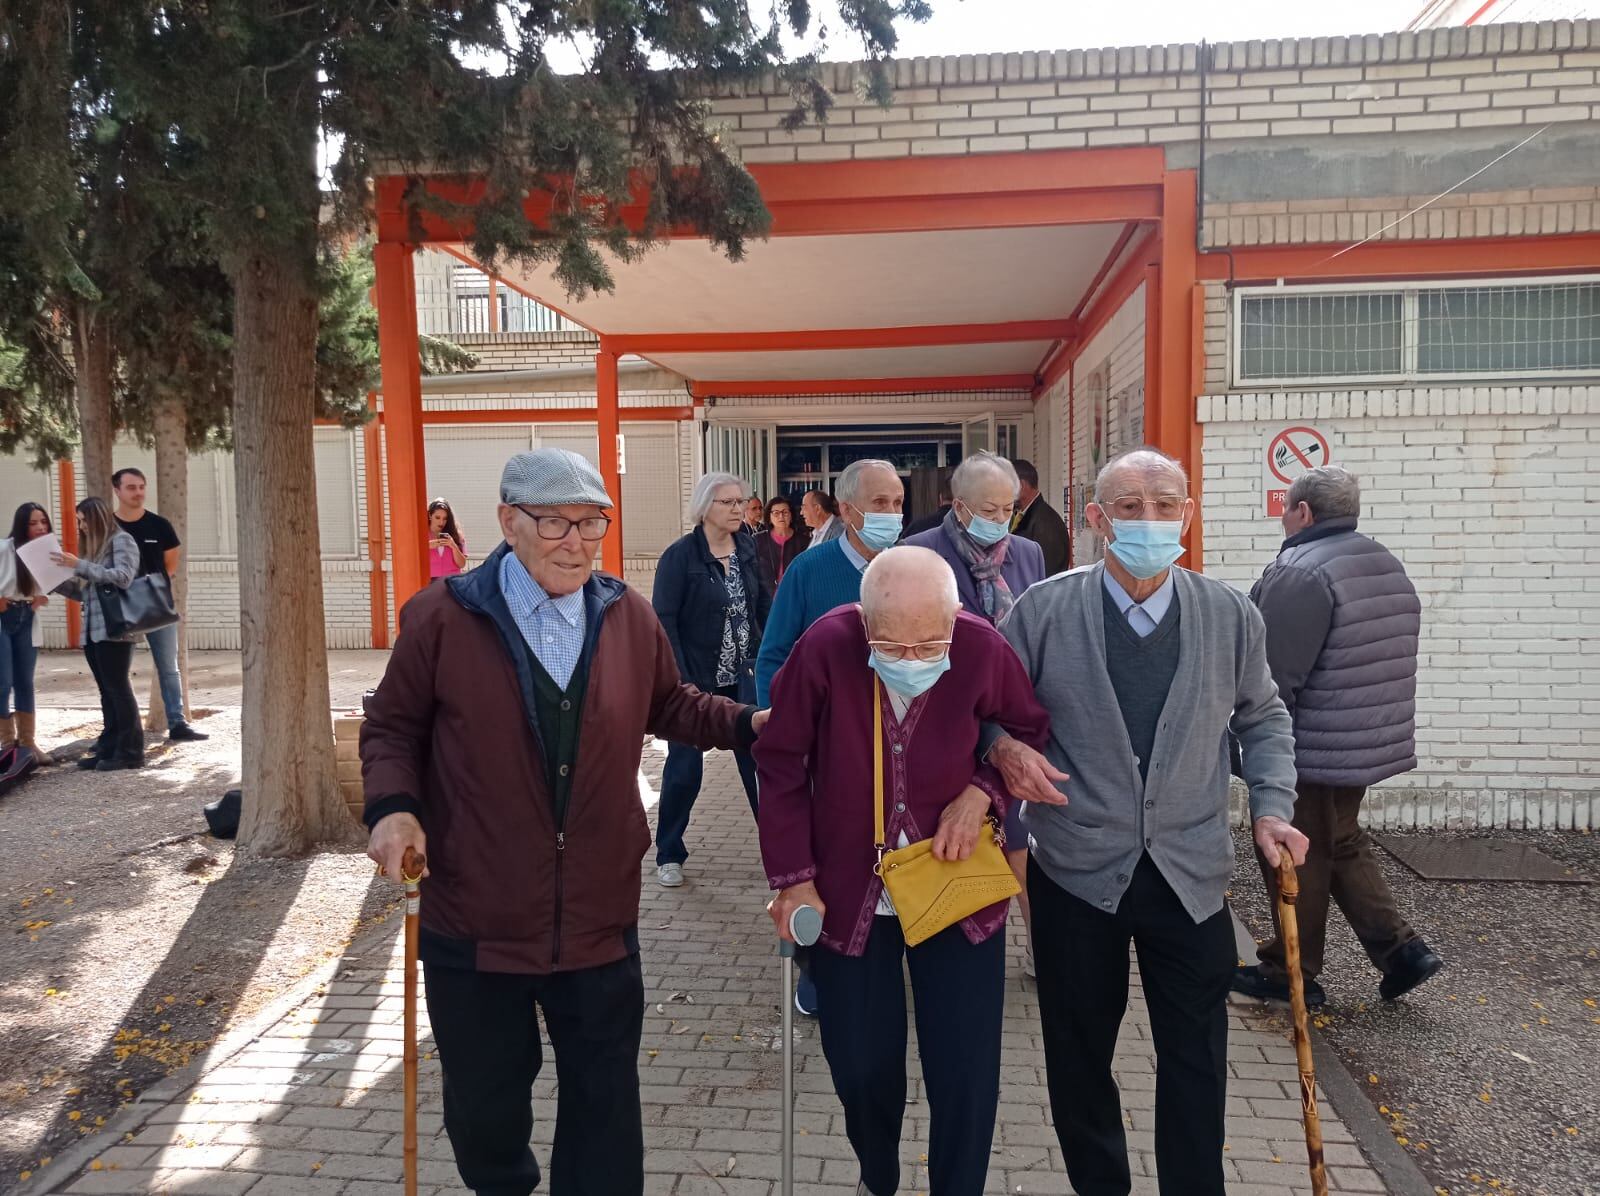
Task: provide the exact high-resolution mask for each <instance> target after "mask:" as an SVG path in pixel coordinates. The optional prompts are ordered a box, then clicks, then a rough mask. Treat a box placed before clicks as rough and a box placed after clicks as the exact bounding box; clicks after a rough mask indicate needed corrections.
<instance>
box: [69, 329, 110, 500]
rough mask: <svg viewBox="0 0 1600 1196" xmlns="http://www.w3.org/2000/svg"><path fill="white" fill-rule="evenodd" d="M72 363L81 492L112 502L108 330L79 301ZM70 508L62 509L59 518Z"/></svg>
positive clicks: (74, 330)
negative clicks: (79, 453) (81, 483)
mask: <svg viewBox="0 0 1600 1196" xmlns="http://www.w3.org/2000/svg"><path fill="white" fill-rule="evenodd" d="M72 355H73V357H74V359H75V360H74V362H73V366H74V368H75V370H76V372H77V379H78V387H77V389H78V436H79V438H80V440H81V441H82V444H83V492H84V493H85V494H87V495H94V496H96V497H99V498H103V499H105V500H106V501H107V502H108V503H110V504H111V505H112V506H115V505H116V500H115V499H114V498H113V497H112V496H111V470H112V469H113V468H114V467H113V466H112V464H111V442H112V439H113V437H114V436H115V435H116V427H117V426H116V417H115V416H114V414H113V413H112V402H111V401H112V393H113V389H114V383H113V378H112V345H111V330H110V329H108V328H107V327H106V325H105V320H104V319H103V318H102V317H101V316H99V315H98V314H96V312H95V311H94V309H93V308H92V307H91V306H90V305H89V304H87V303H79V304H77V305H76V309H75V310H74V312H73V318H72ZM70 517H71V512H68V511H63V512H62V513H61V518H62V519H63V520H65V519H68V518H70Z"/></svg>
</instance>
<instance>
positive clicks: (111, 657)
mask: <svg viewBox="0 0 1600 1196" xmlns="http://www.w3.org/2000/svg"><path fill="white" fill-rule="evenodd" d="M78 543H79V545H80V546H81V547H82V548H83V555H82V556H81V557H78V556H74V555H73V554H72V553H70V552H53V553H51V554H50V559H51V560H52V561H54V562H55V563H56V564H57V565H61V566H62V567H64V568H67V569H71V570H72V572H73V573H74V574H75V576H74V577H73V578H72V579H70V580H68V581H64V582H62V583H61V584H60V585H59V586H58V587H56V588H57V589H58V590H59V591H60V592H61V593H63V594H65V595H66V596H67V597H68V598H75V599H77V600H78V601H79V602H81V603H83V610H84V614H85V615H86V616H87V618H86V619H85V620H84V622H85V624H86V625H87V627H86V631H85V634H84V637H83V654H84V656H86V657H87V658H88V660H89V671H90V672H92V673H93V674H94V682H95V684H96V685H97V686H99V687H100V714H101V717H102V718H103V719H104V721H105V729H104V730H102V731H101V732H100V741H99V743H97V744H96V745H95V750H94V751H93V752H92V753H90V754H89V755H87V756H85V757H83V758H82V759H81V760H79V761H78V767H79V768H92V769H95V770H96V771H97V772H114V771H116V770H117V769H121V768H143V767H144V726H143V724H142V723H141V722H140V721H139V700H138V699H137V698H135V697H134V696H133V684H132V682H130V681H129V679H128V670H129V669H130V667H131V666H132V664H133V643H132V641H131V640H113V639H111V638H110V637H109V632H108V630H107V627H106V616H105V612H104V611H103V610H102V609H101V606H100V594H99V591H98V588H97V587H99V586H103V585H112V586H116V587H117V589H119V590H125V589H127V588H128V587H129V586H130V585H132V584H133V579H134V578H135V577H137V576H138V575H139V545H138V543H137V542H135V540H134V538H133V537H132V536H130V535H129V534H128V533H127V532H125V531H123V530H122V529H121V528H120V527H118V526H117V521H116V519H115V518H114V517H113V516H112V514H111V508H110V507H109V506H107V505H106V500H105V499H103V498H86V499H84V500H83V501H82V502H80V503H79V504H78Z"/></svg>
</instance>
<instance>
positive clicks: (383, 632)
mask: <svg viewBox="0 0 1600 1196" xmlns="http://www.w3.org/2000/svg"><path fill="white" fill-rule="evenodd" d="M377 406H378V396H377V395H376V394H375V393H373V392H371V391H369V392H368V393H367V409H368V410H369V411H371V410H376V408H377ZM361 441H362V453H363V455H364V456H365V458H366V471H365V472H366V487H365V491H364V494H363V500H364V501H365V503H366V514H367V560H368V561H369V562H370V563H371V565H372V569H371V571H370V572H368V574H367V587H368V589H367V601H368V605H369V606H370V607H371V608H372V646H373V647H374V648H387V647H388V646H389V584H388V575H387V574H386V573H384V571H383V553H384V534H383V516H384V506H383V473H382V472H381V470H382V463H383V431H382V427H381V425H380V424H379V423H378V421H377V419H376V418H374V419H371V420H369V421H368V422H367V423H366V425H365V426H364V427H363V428H362V429H361Z"/></svg>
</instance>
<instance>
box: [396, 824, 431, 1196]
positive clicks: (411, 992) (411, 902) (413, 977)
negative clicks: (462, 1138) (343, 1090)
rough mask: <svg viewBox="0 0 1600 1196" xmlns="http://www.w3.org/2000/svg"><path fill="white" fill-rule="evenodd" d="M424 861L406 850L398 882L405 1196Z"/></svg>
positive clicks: (413, 1152)
mask: <svg viewBox="0 0 1600 1196" xmlns="http://www.w3.org/2000/svg"><path fill="white" fill-rule="evenodd" d="M427 867H428V859H427V857H426V856H424V855H422V854H421V853H420V852H418V851H416V850H415V849H414V848H410V847H408V848H406V854H405V858H404V859H403V860H402V861H401V863H400V879H401V881H402V882H403V883H404V884H405V886H406V1014H405V1019H406V1020H405V1035H406V1041H405V1049H404V1051H403V1053H402V1057H403V1058H404V1060H405V1121H404V1125H403V1127H402V1128H403V1134H404V1137H403V1141H404V1143H405V1145H404V1155H405V1175H406V1196H417V931H418V926H419V924H420V923H421V920H422V919H421V913H422V888H421V884H422V874H423V872H424V871H426V870H427Z"/></svg>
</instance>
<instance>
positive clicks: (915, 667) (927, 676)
mask: <svg viewBox="0 0 1600 1196" xmlns="http://www.w3.org/2000/svg"><path fill="white" fill-rule="evenodd" d="M867 663H868V664H869V665H871V666H872V671H873V672H875V673H877V674H878V676H879V677H880V678H881V679H882V681H883V683H884V684H885V685H887V686H888V687H889V688H890V689H892V690H894V692H895V693H897V694H899V695H901V696H902V697H905V698H917V697H921V696H922V695H923V694H925V693H927V692H928V691H929V690H930V689H932V688H933V684H934V682H936V681H937V680H939V678H940V677H943V676H944V675H945V674H946V673H948V672H949V671H950V654H949V653H948V652H946V653H945V654H944V657H943V659H941V660H916V659H911V660H885V659H884V658H883V657H881V656H879V655H878V654H877V652H872V653H869V654H868V656H867Z"/></svg>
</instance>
